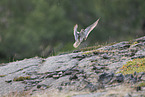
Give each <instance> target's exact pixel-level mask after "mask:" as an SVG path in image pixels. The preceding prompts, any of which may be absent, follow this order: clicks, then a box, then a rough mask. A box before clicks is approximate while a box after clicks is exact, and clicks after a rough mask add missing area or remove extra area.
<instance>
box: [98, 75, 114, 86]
mask: <svg viewBox="0 0 145 97" xmlns="http://www.w3.org/2000/svg"><path fill="white" fill-rule="evenodd" d="M113 77H114V73H102V74H100V75H99V78H98V81H99V82H101V83H103V84H107V83H108V82H110V81H111V79H112V78H113Z"/></svg>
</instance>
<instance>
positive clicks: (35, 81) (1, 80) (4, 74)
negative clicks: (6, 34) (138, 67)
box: [0, 37, 145, 97]
mask: <svg viewBox="0 0 145 97" xmlns="http://www.w3.org/2000/svg"><path fill="white" fill-rule="evenodd" d="M144 47H145V37H141V38H138V39H135V40H133V41H132V42H128V41H124V42H120V43H116V44H114V45H110V46H104V47H101V48H98V49H96V50H91V51H85V52H74V53H70V54H64V55H58V56H52V57H48V58H46V59H45V58H39V57H35V58H30V59H24V60H22V61H16V62H11V63H6V64H3V65H1V66H0V95H9V93H13V92H17V93H22V92H28V91H29V93H28V94H27V95H29V96H30V95H31V96H33V95H35V94H37V93H38V95H39V93H40V92H42V91H45V92H48V93H50V94H51V92H49V91H50V90H52V89H53V90H56V91H59V92H60V93H61V92H62V93H63V92H65V93H66V92H70V91H76V92H80V93H82V92H83V93H88V92H89V93H91V94H80V95H79V93H78V94H77V95H75V96H74V95H73V94H71V95H72V96H73V97H92V96H94V97H99V96H110V97H111V95H113V96H119V95H120V96H142V95H144V96H145V87H144V86H143V87H141V86H136V84H138V83H140V82H145V72H140V73H136V72H135V73H134V74H126V75H123V74H122V73H117V72H118V71H120V69H119V68H121V67H122V66H123V64H125V63H126V62H128V61H130V60H133V59H136V58H144V57H145V48H144ZM144 69H145V68H144ZM122 86H124V87H127V88H129V89H128V90H126V91H127V92H125V93H124V94H120V93H119V92H117V91H122V92H124V91H123V90H122V89H124V88H123V87H122ZM129 86H130V87H129ZM131 87H133V88H131ZM127 88H126V89H127ZM114 89H117V90H116V91H114V92H111V91H113V90H114ZM138 91H139V92H138Z"/></svg>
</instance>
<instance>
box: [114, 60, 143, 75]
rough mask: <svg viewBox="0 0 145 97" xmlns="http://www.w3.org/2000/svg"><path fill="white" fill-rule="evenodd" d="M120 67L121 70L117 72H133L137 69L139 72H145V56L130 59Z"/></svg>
mask: <svg viewBox="0 0 145 97" xmlns="http://www.w3.org/2000/svg"><path fill="white" fill-rule="evenodd" d="M120 69H121V71H119V72H117V73H123V74H133V73H134V72H135V71H136V72H137V73H139V72H145V58H138V59H133V60H132V61H128V62H127V63H126V64H124V65H123V66H122V67H121V68H120Z"/></svg>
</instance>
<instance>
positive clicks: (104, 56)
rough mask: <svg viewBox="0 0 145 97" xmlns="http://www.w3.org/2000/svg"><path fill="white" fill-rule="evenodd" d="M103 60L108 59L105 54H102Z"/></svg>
mask: <svg viewBox="0 0 145 97" xmlns="http://www.w3.org/2000/svg"><path fill="white" fill-rule="evenodd" d="M102 57H103V58H104V59H109V58H110V57H109V56H108V55H107V54H106V53H105V54H103V56H102Z"/></svg>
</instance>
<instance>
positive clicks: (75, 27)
mask: <svg viewBox="0 0 145 97" xmlns="http://www.w3.org/2000/svg"><path fill="white" fill-rule="evenodd" d="M77 28H78V25H77V24H76V25H75V26H74V37H75V40H77V32H78V31H77Z"/></svg>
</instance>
